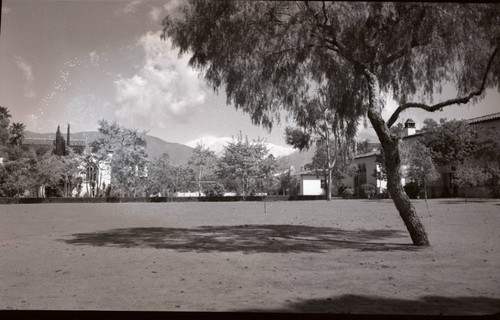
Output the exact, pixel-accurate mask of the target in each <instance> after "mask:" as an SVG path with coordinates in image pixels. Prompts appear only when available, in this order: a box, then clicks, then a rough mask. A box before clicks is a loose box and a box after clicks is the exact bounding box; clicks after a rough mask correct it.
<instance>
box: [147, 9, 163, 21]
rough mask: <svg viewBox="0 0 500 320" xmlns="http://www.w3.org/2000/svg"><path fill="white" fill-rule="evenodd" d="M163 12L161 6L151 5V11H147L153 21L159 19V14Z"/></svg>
mask: <svg viewBox="0 0 500 320" xmlns="http://www.w3.org/2000/svg"><path fill="white" fill-rule="evenodd" d="M162 13H163V8H161V7H152V8H151V11H149V17H150V18H151V20H153V21H158V20H160V17H161V14H162Z"/></svg>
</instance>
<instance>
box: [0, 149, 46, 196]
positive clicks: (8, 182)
mask: <svg viewBox="0 0 500 320" xmlns="http://www.w3.org/2000/svg"><path fill="white" fill-rule="evenodd" d="M37 187H38V184H37V171H36V156H35V155H34V154H33V153H31V152H25V151H23V150H20V149H19V148H15V150H9V151H8V154H7V157H6V158H5V159H4V161H3V163H2V164H0V195H1V196H7V197H19V196H22V195H24V193H25V192H26V191H28V192H29V193H30V194H36V189H37Z"/></svg>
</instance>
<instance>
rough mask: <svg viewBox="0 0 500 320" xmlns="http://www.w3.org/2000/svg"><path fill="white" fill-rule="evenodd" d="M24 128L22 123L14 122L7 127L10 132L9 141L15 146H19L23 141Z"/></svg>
mask: <svg viewBox="0 0 500 320" xmlns="http://www.w3.org/2000/svg"><path fill="white" fill-rule="evenodd" d="M25 129H26V126H25V125H24V124H23V123H20V122H14V123H13V124H11V125H10V128H9V134H10V139H9V143H10V144H13V145H15V146H19V145H20V144H21V143H23V141H24V138H25V136H24V135H25V132H24V130H25Z"/></svg>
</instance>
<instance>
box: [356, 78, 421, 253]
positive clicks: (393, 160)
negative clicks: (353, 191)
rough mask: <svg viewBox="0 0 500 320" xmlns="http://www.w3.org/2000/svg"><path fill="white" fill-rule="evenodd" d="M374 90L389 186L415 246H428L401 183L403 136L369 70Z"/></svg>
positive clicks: (373, 115)
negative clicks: (386, 114) (388, 117)
mask: <svg viewBox="0 0 500 320" xmlns="http://www.w3.org/2000/svg"><path fill="white" fill-rule="evenodd" d="M365 74H366V76H367V80H368V83H369V90H370V97H369V98H370V105H369V108H368V119H370V123H371V124H372V125H373V128H374V129H375V132H376V133H377V136H378V138H379V140H380V144H381V146H382V150H383V152H384V159H385V167H386V171H387V189H388V190H389V193H390V195H391V198H392V200H393V201H394V204H395V205H396V208H397V209H398V211H399V215H400V216H401V218H402V219H403V221H404V223H405V225H406V229H408V232H409V233H410V237H411V239H412V241H413V244H414V245H417V246H428V245H429V240H428V238H427V233H426V232H425V229H424V225H423V224H422V222H421V221H420V218H419V217H418V215H417V212H416V210H415V208H414V207H413V205H412V204H411V202H410V198H409V197H408V195H407V194H406V192H405V191H404V189H403V185H402V184H401V174H400V167H401V158H400V155H399V147H398V144H399V138H397V137H393V136H392V135H391V133H390V131H389V128H388V127H387V124H386V123H385V121H384V120H383V118H382V103H381V101H380V97H381V92H380V86H379V83H378V80H377V79H376V77H375V75H374V74H372V73H371V72H370V71H368V70H365Z"/></svg>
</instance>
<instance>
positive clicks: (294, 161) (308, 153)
mask: <svg viewBox="0 0 500 320" xmlns="http://www.w3.org/2000/svg"><path fill="white" fill-rule="evenodd" d="M315 152H316V147H315V146H311V147H310V148H309V150H303V151H302V152H300V151H299V150H295V151H294V152H292V153H290V154H289V155H287V156H283V157H280V158H279V159H278V168H279V169H282V170H284V169H288V168H290V167H294V168H295V171H299V170H301V168H303V167H304V166H305V165H306V164H308V163H311V161H312V158H313V156H314V153H315Z"/></svg>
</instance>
